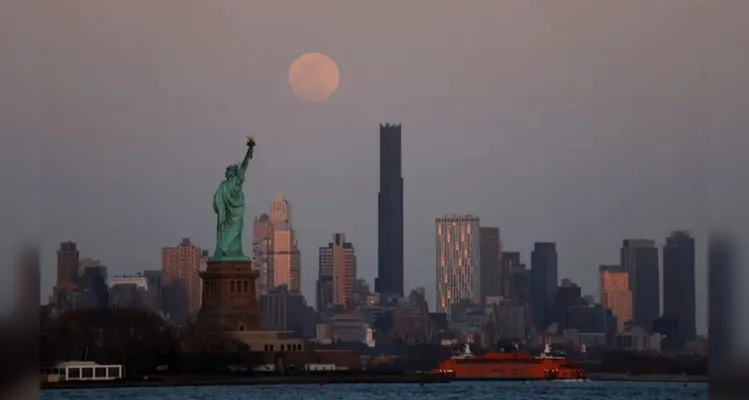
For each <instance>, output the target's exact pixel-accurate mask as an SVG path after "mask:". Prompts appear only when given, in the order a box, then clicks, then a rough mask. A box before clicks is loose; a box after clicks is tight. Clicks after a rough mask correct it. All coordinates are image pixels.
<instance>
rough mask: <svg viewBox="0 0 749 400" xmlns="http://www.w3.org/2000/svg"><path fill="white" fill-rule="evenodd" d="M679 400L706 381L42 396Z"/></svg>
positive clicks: (79, 399)
mask: <svg viewBox="0 0 749 400" xmlns="http://www.w3.org/2000/svg"><path fill="white" fill-rule="evenodd" d="M300 398H304V399H305V400H339V399H340V400H344V399H345V400H366V399H378V400H406V399H419V400H422V399H423V400H469V399H470V400H497V399H502V400H552V399H553V400H683V399H707V384H704V383H692V384H690V385H689V386H688V387H683V385H682V384H680V383H649V382H561V381H559V382H453V383H446V384H427V385H423V386H421V385H418V384H330V385H324V386H319V385H277V386H276V385H274V386H202V387H164V388H117V389H84V390H50V391H44V392H42V399H44V400H67V399H70V400H73V399H75V400H99V399H107V400H177V399H179V400H214V399H221V400H249V399H253V400H256V399H262V400H289V399H300Z"/></svg>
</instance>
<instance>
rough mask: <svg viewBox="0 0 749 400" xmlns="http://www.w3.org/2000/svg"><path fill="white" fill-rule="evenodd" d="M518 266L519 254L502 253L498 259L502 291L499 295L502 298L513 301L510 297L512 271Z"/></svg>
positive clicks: (512, 252)
mask: <svg viewBox="0 0 749 400" xmlns="http://www.w3.org/2000/svg"><path fill="white" fill-rule="evenodd" d="M518 265H520V252H517V251H503V252H502V254H501V257H500V258H499V281H500V284H501V289H502V292H501V295H502V297H504V298H507V299H514V297H513V295H512V294H513V291H512V287H513V283H512V271H513V270H515V267H517V266H518ZM523 269H525V268H523Z"/></svg>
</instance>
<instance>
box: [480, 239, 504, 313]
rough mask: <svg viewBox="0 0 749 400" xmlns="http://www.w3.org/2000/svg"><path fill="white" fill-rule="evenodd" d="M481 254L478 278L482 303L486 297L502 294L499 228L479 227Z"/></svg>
mask: <svg viewBox="0 0 749 400" xmlns="http://www.w3.org/2000/svg"><path fill="white" fill-rule="evenodd" d="M479 234H480V237H481V239H480V245H481V253H480V254H481V256H480V260H479V279H480V280H481V283H480V285H479V289H480V291H481V294H480V300H481V303H482V304H484V303H485V302H486V298H487V297H489V296H491V297H495V296H502V293H503V290H502V284H503V282H502V274H501V272H502V271H501V270H500V257H501V251H502V250H501V249H500V247H499V228H493V227H488V226H482V227H480V228H479Z"/></svg>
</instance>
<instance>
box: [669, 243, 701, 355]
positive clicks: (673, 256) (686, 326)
mask: <svg viewBox="0 0 749 400" xmlns="http://www.w3.org/2000/svg"><path fill="white" fill-rule="evenodd" d="M695 303H696V298H695V266H694V238H693V237H692V236H691V235H689V234H688V233H686V232H673V233H671V235H670V236H669V237H667V238H666V244H665V245H664V246H663V316H664V317H666V318H669V319H673V320H675V321H676V322H677V324H678V328H679V330H678V338H677V339H678V340H679V343H680V344H683V342H684V341H688V340H692V339H694V338H695V336H697V326H696V322H695V318H696V317H695V314H696V312H697V311H696V304H695Z"/></svg>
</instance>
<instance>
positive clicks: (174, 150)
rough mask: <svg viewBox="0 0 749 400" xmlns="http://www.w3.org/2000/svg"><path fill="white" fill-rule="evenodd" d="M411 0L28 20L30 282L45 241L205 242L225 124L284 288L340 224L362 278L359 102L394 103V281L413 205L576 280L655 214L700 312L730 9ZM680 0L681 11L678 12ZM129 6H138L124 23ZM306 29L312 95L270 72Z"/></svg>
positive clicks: (364, 140) (408, 239) (415, 265)
mask: <svg viewBox="0 0 749 400" xmlns="http://www.w3.org/2000/svg"><path fill="white" fill-rule="evenodd" d="M392 4H394V3H392ZM424 4H425V3H421V4H419V5H413V4H408V5H401V6H399V8H398V9H399V12H398V13H393V12H392V9H389V8H388V7H386V6H383V5H382V4H380V3H379V2H378V4H376V5H374V4H372V5H366V6H362V7H361V9H357V10H353V9H351V8H346V7H344V8H343V9H341V13H343V15H345V16H346V18H347V19H348V20H350V21H352V23H351V24H346V26H348V28H346V27H343V26H341V24H337V23H335V21H334V19H333V17H332V16H331V15H329V14H330V13H329V12H327V11H324V10H325V9H326V7H325V6H326V5H327V6H330V7H332V6H335V5H333V4H332V3H325V4H321V5H320V6H319V9H318V8H315V9H313V10H308V9H305V10H304V11H300V10H295V11H288V10H283V8H284V7H283V6H278V5H270V4H269V5H264V6H263V7H258V8H257V9H254V10H249V8H248V7H249V6H247V5H239V4H237V5H233V6H226V7H228V9H223V8H220V7H218V6H209V5H205V6H201V7H202V8H200V9H198V8H192V7H190V6H185V7H183V8H181V9H180V10H179V18H177V20H179V23H176V24H171V23H167V21H173V20H174V18H175V10H174V9H173V8H172V7H169V6H166V5H154V6H153V8H152V9H151V10H149V11H148V12H141V11H139V9H138V7H135V6H134V7H133V8H132V9H130V8H127V7H122V6H111V7H94V6H91V7H85V8H81V9H77V8H65V7H59V8H57V9H56V10H57V11H56V12H55V13H50V14H51V15H54V17H55V18H54V19H53V18H50V20H49V21H48V23H47V24H41V25H42V26H44V27H45V32H46V33H43V34H44V35H45V36H44V37H45V38H48V39H49V42H47V41H42V42H43V46H48V48H47V49H46V50H49V51H40V52H39V54H40V56H39V57H40V58H39V59H36V61H35V62H33V63H30V64H33V66H31V67H29V68H28V69H24V71H22V72H23V74H29V75H24V76H26V78H28V80H27V81H29V82H31V81H33V82H38V85H39V86H38V87H40V88H43V90H45V91H46V92H43V95H42V96H39V98H40V99H39V100H38V101H40V102H41V103H40V104H37V105H35V106H34V107H32V106H29V107H28V109H29V110H31V109H34V110H43V115H44V118H37V116H35V115H31V114H28V113H24V112H19V113H18V115H19V118H22V119H23V120H36V121H39V126H37V127H36V128H35V129H34V130H36V131H39V132H42V133H41V135H42V137H41V138H40V139H41V140H39V143H42V144H43V145H42V147H41V150H40V154H39V155H38V156H39V159H40V160H41V168H42V170H43V171H44V172H45V174H44V185H43V189H42V191H43V193H42V196H41V199H42V201H41V202H40V207H41V211H40V218H39V219H40V221H42V222H43V226H42V228H43V232H44V234H43V235H42V243H41V248H42V268H43V271H42V272H43V275H42V283H43V286H42V292H43V293H49V291H50V290H51V287H52V286H53V284H54V279H55V278H54V276H53V275H54V273H53V271H54V268H55V267H54V264H55V253H54V252H55V251H56V249H57V246H58V244H59V242H61V241H66V240H72V241H75V242H77V243H78V244H79V246H80V247H81V248H82V251H83V253H84V254H85V255H87V256H90V257H93V258H95V259H99V260H101V261H102V263H104V264H105V265H107V266H109V267H110V269H111V270H112V271H117V272H119V273H132V272H136V271H138V270H143V269H155V268H157V267H158V257H159V249H160V248H161V247H162V246H171V245H174V244H175V243H176V242H178V241H179V240H180V238H182V237H190V238H192V240H193V241H194V242H195V243H196V244H198V245H199V246H200V247H202V248H209V249H210V248H211V246H212V243H213V240H212V235H213V232H212V231H211V229H206V227H209V226H211V225H212V223H213V219H214V216H213V215H212V213H211V212H210V210H209V209H206V206H205V205H206V204H207V202H209V201H210V199H209V198H208V197H206V196H205V195H204V194H205V193H210V191H211V190H213V188H212V187H211V186H212V185H213V184H214V183H215V182H216V180H217V179H218V178H220V177H221V175H222V173H223V168H224V167H225V165H224V160H223V158H220V157H218V155H220V154H226V153H227V152H230V151H232V150H235V149H236V147H237V144H236V143H237V139H238V138H239V139H241V138H242V137H243V136H244V135H246V134H248V133H252V134H254V135H256V136H257V138H258V143H259V145H260V146H263V149H264V151H263V153H262V154H260V153H259V154H258V157H257V159H256V160H254V162H253V164H252V165H251V166H250V170H249V171H248V175H247V176H248V178H247V179H248V182H247V184H248V191H249V193H248V196H247V198H248V202H247V213H248V217H249V216H257V215H260V214H261V213H262V212H263V211H265V210H266V209H267V202H268V201H269V200H271V199H272V198H273V197H274V196H275V195H276V194H277V193H278V192H283V193H284V194H285V195H287V196H288V198H289V199H290V200H291V201H292V202H293V203H294V219H295V222H294V227H295V231H296V237H297V239H298V242H299V246H300V251H301V254H302V261H301V265H302V274H301V275H302V278H301V279H302V282H301V286H302V292H303V293H304V294H305V296H306V297H307V298H308V299H312V298H314V285H315V278H316V274H315V267H316V261H317V260H316V257H317V254H316V249H317V248H318V247H319V246H320V245H321V244H323V243H324V241H326V240H328V238H329V235H330V234H331V233H332V232H346V234H347V238H348V240H350V241H351V242H352V243H355V244H356V247H357V257H358V271H359V276H360V277H361V278H365V279H367V281H368V282H370V283H371V282H373V279H374V277H375V276H376V275H377V263H378V257H377V246H378V244H377V242H378V240H377V215H376V214H377V212H376V210H377V199H376V197H377V191H378V168H377V165H378V150H377V148H378V137H377V125H378V124H379V123H385V122H388V121H394V122H398V123H402V127H403V136H402V148H403V165H402V167H403V168H402V169H403V174H402V175H403V176H402V177H403V180H404V183H405V187H404V193H403V197H404V210H403V211H404V224H403V225H404V226H403V229H404V270H405V271H404V286H405V289H406V291H407V290H408V288H411V287H416V286H424V287H426V288H427V298H429V299H433V298H434V296H435V294H434V277H433V276H434V273H433V270H432V268H433V265H434V260H433V259H434V248H433V246H434V243H433V242H434V240H433V228H434V225H433V224H434V218H436V217H438V216H440V215H442V214H444V213H445V212H462V213H471V214H474V215H478V216H480V217H481V220H482V222H483V223H485V224H487V225H488V226H497V227H499V228H501V231H502V236H503V247H504V248H505V249H508V250H514V251H519V252H520V253H521V254H522V258H523V260H524V262H525V263H526V264H527V263H528V262H529V258H528V257H529V254H530V250H531V247H532V245H533V243H534V242H536V241H554V242H556V243H557V246H558V251H559V275H560V277H569V278H571V279H572V280H574V281H576V282H578V283H579V284H580V286H581V287H583V289H584V290H585V291H586V293H595V292H596V287H597V274H596V273H595V268H596V266H597V265H600V264H615V263H617V262H619V257H618V252H619V246H620V244H621V243H620V242H621V240H622V238H635V237H644V238H651V239H655V240H656V243H657V245H658V247H660V246H661V245H662V240H663V238H664V237H665V236H666V235H667V234H668V233H669V232H670V231H672V230H675V229H683V228H691V229H693V230H694V234H695V238H696V239H697V249H696V260H697V261H696V266H695V270H696V274H697V282H698V285H697V287H696V299H697V310H696V313H697V325H698V331H704V330H705V326H706V288H705V287H704V282H705V281H706V279H705V278H706V272H705V259H706V256H705V255H706V251H705V241H706V240H705V238H706V237H707V234H706V233H707V228H708V224H709V223H710V222H712V216H713V215H712V214H711V210H709V209H708V205H706V204H705V203H706V202H708V201H709V199H706V198H707V197H709V198H711V199H726V201H727V202H735V204H733V207H721V210H723V211H724V212H726V213H729V214H730V213H734V214H736V215H740V214H741V213H740V211H741V210H742V207H743V206H742V204H743V203H744V202H743V201H740V199H741V198H742V196H734V195H732V192H733V191H737V190H739V189H737V188H735V184H734V182H736V181H737V179H736V177H735V176H734V177H733V178H730V177H728V178H725V179H724V180H718V181H717V182H715V180H712V179H710V184H709V185H708V182H706V181H707V180H708V178H710V177H712V176H714V175H717V171H728V172H726V173H727V174H728V175H730V174H731V173H733V174H734V175H735V174H737V173H738V172H736V171H740V170H743V168H728V167H727V165H728V164H729V163H730V160H739V159H743V158H742V157H741V156H740V155H739V153H738V151H739V149H743V148H746V146H745V145H743V144H741V143H737V142H738V141H740V140H741V141H743V140H745V139H743V138H744V137H745V135H733V136H732V137H733V138H734V139H733V140H735V142H733V143H731V142H728V143H727V144H726V142H724V141H723V140H721V139H719V138H715V139H712V138H713V136H714V135H713V134H716V135H717V134H722V135H723V136H731V135H727V133H736V132H743V131H744V128H745V127H747V126H749V125H747V124H746V119H745V116H744V113H743V112H741V111H740V110H742V109H743V107H742V105H743V104H745V102H743V101H742V100H743V99H745V98H747V97H746V93H749V91H747V90H746V86H745V84H744V83H743V82H744V81H745V80H738V79H735V77H739V76H741V74H740V73H739V72H737V71H743V70H745V69H746V68H744V66H746V65H747V61H746V60H745V57H744V56H741V55H739V54H740V53H741V52H738V51H731V50H730V49H731V48H732V46H734V47H735V46H737V43H738V42H739V41H738V40H737V39H735V37H736V36H737V35H730V34H724V33H725V32H723V31H722V30H721V29H723V27H724V26H727V25H730V24H723V23H719V22H718V14H716V13H711V11H710V10H707V9H703V8H700V7H698V8H695V7H696V6H690V5H682V6H681V7H677V8H674V7H669V6H667V5H656V6H652V7H651V8H649V10H648V13H647V16H643V15H642V13H639V12H637V6H635V5H632V4H618V3H617V4H607V5H606V6H601V7H595V10H594V9H593V8H592V7H591V8H588V7H587V6H583V5H582V4H583V3H582V2H581V3H576V4H575V3H569V4H564V5H561V4H560V5H556V4H555V5H547V6H546V7H539V6H535V5H530V4H528V5H522V6H517V7H511V6H507V5H504V6H503V5H490V4H483V5H477V6H476V7H471V8H465V7H458V6H456V5H451V4H450V3H446V2H445V3H441V4H439V5H436V4H435V3H430V5H429V7H430V9H433V10H435V11H434V12H433V13H424V12H423V9H424ZM548 7H551V8H548ZM703 12H704V13H707V15H705V14H704V13H703ZM728 14H730V13H726V15H725V16H722V17H721V18H731V15H728ZM310 15H314V18H310ZM694 15H701V17H700V19H701V20H703V21H705V24H699V27H695V26H694V25H693V24H685V23H683V21H688V20H691V19H692V18H694ZM733 15H740V13H734V14H733ZM338 17H340V15H339V16H338ZM336 18H337V17H336ZM643 18H644V20H643ZM81 20H84V21H85V22H86V23H84V24H79V23H75V21H79V22H80V21H81ZM313 20H314V21H316V22H315V23H312V22H310V21H313ZM383 20H388V21H390V22H391V24H392V27H391V28H390V29H387V30H383V29H382V27H381V21H383ZM134 21H140V23H139V24H138V26H141V27H142V29H140V30H138V31H137V32H132V30H131V29H129V28H128V30H124V29H126V27H131V26H133V23H135V22H134ZM372 21H374V22H372ZM196 26H200V27H204V28H205V29H206V30H208V31H211V32H214V33H215V36H214V35H210V36H201V35H198V34H197V33H196V32H195V31H194V30H193V29H192V28H191V27H196ZM250 26H253V27H256V28H257V31H254V30H252V31H251V30H249V28H248V27H250ZM632 26H637V27H638V29H637V30H636V32H633V30H632V29H631V27H632ZM704 26H710V28H709V29H708V28H704ZM321 27H324V29H323V28H321ZM351 27H356V29H354V28H351ZM726 29H727V28H726ZM427 32H429V34H427ZM268 37H274V38H275V40H274V43H273V44H270V43H268V42H267V40H265V38H268ZM497 38H499V39H497ZM601 38H604V39H601ZM727 38H728V39H727ZM146 39H147V40H146ZM216 43H222V45H221V46H217V45H216ZM321 43H322V44H321ZM415 43H426V44H428V45H418V46H417V45H415ZM465 43H470V44H471V45H470V46H465V45H464V44H465ZM714 43H721V46H714ZM321 46H322V47H323V48H320V47H321ZM314 49H319V50H320V51H322V52H324V53H325V54H329V55H330V56H331V57H332V58H333V59H335V60H336V62H337V63H338V64H339V67H340V70H341V83H340V87H339V89H338V91H337V92H336V93H335V94H333V95H332V96H331V97H330V98H329V99H328V100H327V101H326V102H321V103H309V102H303V101H300V99H298V98H297V97H295V96H294V94H293V93H291V91H290V90H289V88H288V83H287V68H288V65H289V63H290V62H291V61H292V60H293V59H295V58H296V57H298V56H299V55H300V54H303V53H304V52H307V51H311V50H314ZM666 50H668V51H666ZM718 52H719V53H718ZM69 54H75V55H76V56H75V57H65V55H69ZM706 55H714V56H715V57H712V56H706ZM8 59H13V57H8ZM714 59H720V60H721V62H720V63H715V62H713V61H710V60H714ZM734 69H735V71H734ZM170 71H180V72H179V73H171V72H170ZM32 77H34V78H33V79H32ZM36 77H39V80H36ZM9 81H11V80H9ZM7 93H13V92H12V91H10V92H7ZM26 118H28V119H26ZM706 121H712V122H706ZM11 125H12V124H11ZM717 125H720V126H721V127H722V128H721V129H717V128H715V127H716V126H717ZM10 129H13V127H12V126H11V127H10ZM716 131H717V133H716ZM240 145H241V144H240ZM34 159H36V158H34ZM15 165H22V164H21V162H18V163H16V164H15ZM16 169H18V168H16ZM9 170H15V169H12V168H9ZM21 170H23V169H21ZM19 173H20V172H19ZM716 179H717V178H716ZM33 180H34V179H33V178H29V179H26V180H25V182H28V181H33ZM721 182H723V183H721ZM726 182H728V183H726ZM729 183H730V184H729ZM19 193H20V191H19ZM9 220H10V221H11V224H12V225H19V226H20V225H23V224H22V221H20V220H19V221H16V220H14V219H13V218H10V219H9ZM246 222H247V223H249V222H250V221H249V220H247V221H246ZM249 244H250V243H249V242H247V243H246V244H245V245H246V246H249ZM246 248H247V249H249V247H246ZM84 249H85V250H84Z"/></svg>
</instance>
